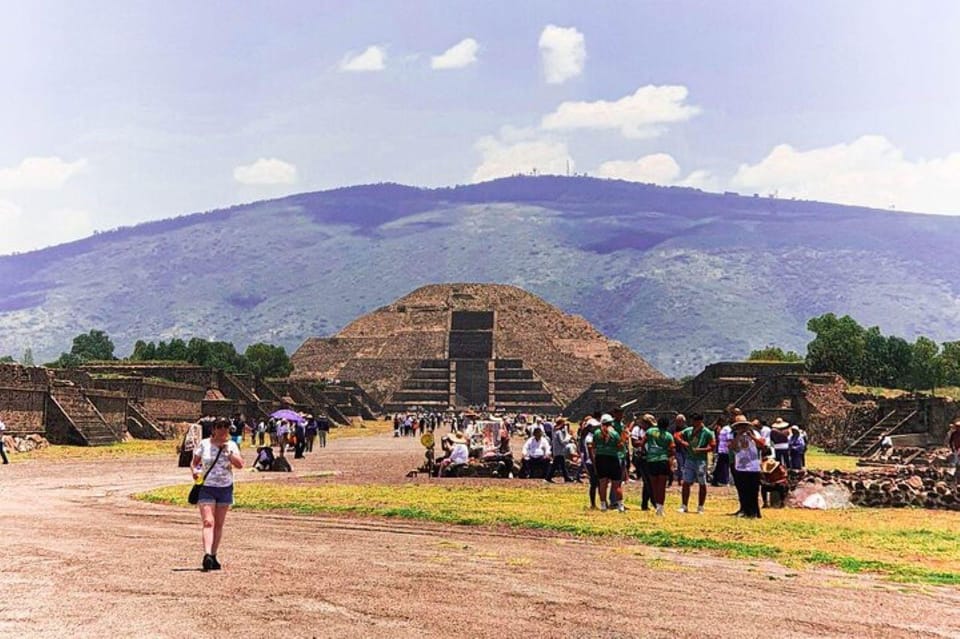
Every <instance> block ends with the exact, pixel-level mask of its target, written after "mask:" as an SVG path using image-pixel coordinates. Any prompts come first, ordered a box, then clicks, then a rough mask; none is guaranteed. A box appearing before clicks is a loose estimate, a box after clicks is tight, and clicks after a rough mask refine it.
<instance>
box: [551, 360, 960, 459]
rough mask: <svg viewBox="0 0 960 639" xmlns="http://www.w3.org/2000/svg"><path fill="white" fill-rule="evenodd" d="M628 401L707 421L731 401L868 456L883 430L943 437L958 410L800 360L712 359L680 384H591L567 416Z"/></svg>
mask: <svg viewBox="0 0 960 639" xmlns="http://www.w3.org/2000/svg"><path fill="white" fill-rule="evenodd" d="M628 401H634V402H635V403H634V404H633V406H631V408H630V410H631V411H632V412H635V413H644V412H648V413H653V414H655V415H658V416H659V415H662V414H674V413H684V414H688V415H689V414H690V413H691V412H700V413H703V414H704V415H705V416H706V418H707V419H708V420H711V419H713V418H714V417H715V416H717V415H719V414H721V413H722V412H723V411H724V410H725V409H726V408H727V407H729V406H736V407H738V408H740V409H741V410H743V411H744V412H745V413H747V414H748V415H749V416H750V417H751V418H754V417H756V418H760V419H765V420H767V421H768V422H772V421H773V420H774V419H776V418H777V417H781V418H783V419H784V420H786V421H787V422H790V423H792V424H801V425H802V426H803V427H804V429H805V430H806V432H807V434H808V436H809V437H810V440H811V442H812V443H815V444H817V445H818V446H821V447H822V448H824V449H826V450H828V451H831V452H842V453H845V454H849V455H856V456H867V455H869V454H871V453H872V452H874V451H875V450H876V449H877V447H878V446H879V444H880V441H881V439H882V438H883V437H884V436H887V435H889V436H891V437H892V438H893V440H894V442H895V444H896V445H899V446H918V447H928V446H931V445H938V444H940V443H942V442H943V439H944V437H945V435H946V431H947V426H948V425H949V424H950V422H952V421H953V420H954V419H956V418H957V417H958V416H960V406H958V405H957V403H956V402H954V401H952V400H951V399H949V398H943V397H929V396H926V395H903V396H900V397H896V398H888V397H880V396H873V395H863V394H851V393H848V392H847V383H846V381H845V380H844V379H843V378H842V377H840V376H839V375H836V374H834V373H806V372H804V371H803V365H802V364H791V363H780V362H719V363H716V364H710V365H709V366H707V367H706V368H705V369H704V370H703V372H701V373H700V374H699V375H697V376H696V377H694V378H693V379H691V380H689V381H687V382H686V383H683V384H680V383H679V382H675V381H673V380H634V381H628V382H602V383H597V384H594V385H592V386H591V387H590V388H589V389H587V391H585V392H584V393H583V394H582V395H580V397H578V398H577V399H575V400H574V401H573V402H571V403H570V404H569V405H568V406H567V408H566V409H565V410H564V414H565V415H567V416H568V417H571V418H572V419H575V420H579V419H580V417H582V416H583V415H586V414H588V413H590V412H593V411H594V410H609V408H610V407H612V406H615V405H619V404H623V403H626V402H628Z"/></svg>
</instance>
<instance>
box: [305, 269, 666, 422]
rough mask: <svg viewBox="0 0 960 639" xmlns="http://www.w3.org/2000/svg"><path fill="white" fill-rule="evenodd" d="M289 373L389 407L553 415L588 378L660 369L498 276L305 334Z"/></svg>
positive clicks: (423, 291) (443, 287)
mask: <svg viewBox="0 0 960 639" xmlns="http://www.w3.org/2000/svg"><path fill="white" fill-rule="evenodd" d="M291 361H292V362H293V364H294V367H295V375H297V376H304V377H313V378H317V379H349V380H352V381H354V382H356V383H358V384H359V385H360V386H362V387H363V388H364V389H366V390H367V391H368V392H369V393H370V395H371V396H372V397H373V398H374V399H375V400H376V401H378V402H380V403H381V404H383V406H384V408H385V409H386V410H387V411H391V412H393V411H406V410H415V409H426V410H440V411H443V410H446V409H448V408H450V407H453V408H464V407H470V406H486V407H487V408H488V409H490V410H505V411H508V412H536V413H544V414H556V413H559V412H560V410H561V408H562V406H563V405H565V404H566V403H567V402H568V401H570V400H571V399H572V398H574V397H576V396H577V395H579V394H580V393H582V392H583V391H584V390H585V389H586V388H587V387H589V386H590V384H591V383H593V382H594V381H596V380H601V379H612V380H625V379H627V378H634V377H638V376H639V377H643V378H651V379H663V375H662V374H661V373H660V372H658V371H657V370H655V369H654V368H653V367H651V366H650V365H649V364H647V363H646V362H645V361H644V360H643V359H642V358H640V356H638V355H637V354H636V353H634V352H633V351H631V350H630V349H628V348H627V347H626V346H624V345H623V344H621V343H619V342H616V341H613V340H609V339H607V338H606V337H604V336H603V335H602V334H601V333H600V332H599V331H597V330H596V329H594V328H593V327H592V326H591V325H590V324H589V323H588V322H587V321H586V320H584V319H583V318H581V317H577V316H573V315H568V314H566V313H563V312H562V311H560V310H559V309H557V308H556V307H554V306H551V305H550V304H548V303H546V302H545V301H544V300H542V299H540V298H539V297H536V296H535V295H532V294H530V293H527V292H526V291H524V290H522V289H520V288H517V287H514V286H505V285H499V284H436V285H431V286H424V287H422V288H419V289H417V290H415V291H413V292H412V293H410V294H409V295H407V296H405V297H403V298H401V299H399V300H397V301H396V302H394V303H392V304H390V305H389V306H385V307H383V308H380V309H378V310H376V311H374V312H373V313H370V314H368V315H365V316H363V317H361V318H359V319H357V320H355V321H354V322H352V323H351V324H349V325H348V326H347V327H346V328H344V329H343V330H342V331H340V332H339V333H338V334H337V335H335V336H333V337H330V338H311V339H308V340H307V341H306V342H304V344H303V345H302V346H301V347H300V348H299V349H297V351H296V352H295V353H294V354H293V356H292V358H291Z"/></svg>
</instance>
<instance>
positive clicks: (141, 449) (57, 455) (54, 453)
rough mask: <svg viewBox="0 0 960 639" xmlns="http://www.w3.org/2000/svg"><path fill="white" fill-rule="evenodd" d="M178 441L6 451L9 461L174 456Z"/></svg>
mask: <svg viewBox="0 0 960 639" xmlns="http://www.w3.org/2000/svg"><path fill="white" fill-rule="evenodd" d="M178 443H179V440H178V441H174V440H154V439H134V440H131V441H126V442H119V443H117V444H109V445H107V446H60V445H57V444H51V445H50V446H47V447H46V448H40V449H36V450H31V451H29V452H26V453H14V452H10V451H7V457H8V458H9V459H10V463H19V462H25V461H30V460H44V461H83V460H100V459H118V458H124V457H171V458H174V457H176V454H177V444H178Z"/></svg>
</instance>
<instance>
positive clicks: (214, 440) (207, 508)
mask: <svg viewBox="0 0 960 639" xmlns="http://www.w3.org/2000/svg"><path fill="white" fill-rule="evenodd" d="M234 468H243V457H241V456H240V448H238V447H237V444H236V442H234V441H233V440H232V439H231V438H230V420H228V419H226V418H224V417H218V418H217V419H216V421H215V422H214V424H213V433H212V434H211V435H210V437H209V438H207V439H204V440H201V442H200V445H199V446H198V447H197V448H195V449H194V450H193V463H192V468H191V470H192V471H193V480H194V481H195V482H197V483H200V484H201V486H200V498H199V501H198V502H197V503H198V505H199V506H200V519H201V520H202V522H203V550H204V553H205V554H204V555H203V563H202V564H201V566H202V568H203V570H205V571H206V570H220V562H219V561H217V549H218V548H219V547H220V539H221V538H222V537H223V523H224V521H226V518H227V511H228V510H229V509H230V505H231V504H233V469H234Z"/></svg>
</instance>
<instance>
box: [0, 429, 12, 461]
mask: <svg viewBox="0 0 960 639" xmlns="http://www.w3.org/2000/svg"><path fill="white" fill-rule="evenodd" d="M6 430H7V425H6V424H4V423H3V420H2V419H0V457H2V458H3V463H4V464H9V463H10V460H8V459H7V451H6V450H4V448H3V434H4V433H5V432H6Z"/></svg>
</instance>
